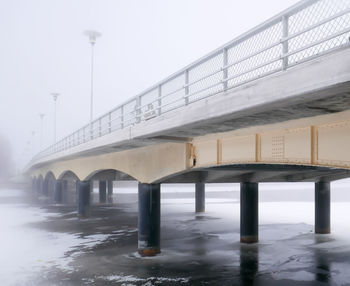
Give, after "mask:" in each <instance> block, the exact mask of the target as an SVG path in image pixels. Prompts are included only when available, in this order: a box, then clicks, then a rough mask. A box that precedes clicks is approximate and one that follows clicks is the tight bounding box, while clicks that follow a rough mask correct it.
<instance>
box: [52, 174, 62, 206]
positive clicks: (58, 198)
mask: <svg viewBox="0 0 350 286" xmlns="http://www.w3.org/2000/svg"><path fill="white" fill-rule="evenodd" d="M62 199H63V181H62V180H56V182H55V188H54V203H55V204H61V203H62Z"/></svg>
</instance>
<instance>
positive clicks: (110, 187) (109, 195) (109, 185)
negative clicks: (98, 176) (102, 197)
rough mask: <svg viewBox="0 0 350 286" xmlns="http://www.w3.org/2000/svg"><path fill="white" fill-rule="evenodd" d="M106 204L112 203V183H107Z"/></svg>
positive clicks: (109, 181)
mask: <svg viewBox="0 0 350 286" xmlns="http://www.w3.org/2000/svg"><path fill="white" fill-rule="evenodd" d="M107 192H108V198H107V200H108V203H113V181H111V180H108V181H107Z"/></svg>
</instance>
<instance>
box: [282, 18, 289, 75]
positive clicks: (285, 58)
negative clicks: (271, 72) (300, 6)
mask: <svg viewBox="0 0 350 286" xmlns="http://www.w3.org/2000/svg"><path fill="white" fill-rule="evenodd" d="M288 22H289V17H288V16H286V15H284V16H283V17H282V34H283V35H282V36H283V39H285V38H287V37H288V35H289V27H288V26H289V23H288ZM288 44H289V41H283V42H282V68H283V70H286V69H287V68H288V56H286V55H287V54H288V52H289V49H288Z"/></svg>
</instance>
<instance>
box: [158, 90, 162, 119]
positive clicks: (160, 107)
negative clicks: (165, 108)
mask: <svg viewBox="0 0 350 286" xmlns="http://www.w3.org/2000/svg"><path fill="white" fill-rule="evenodd" d="M161 114H162V86H161V85H158V115H161Z"/></svg>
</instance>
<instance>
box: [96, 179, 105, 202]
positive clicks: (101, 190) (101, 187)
mask: <svg viewBox="0 0 350 286" xmlns="http://www.w3.org/2000/svg"><path fill="white" fill-rule="evenodd" d="M106 187H107V185H106V181H99V184H98V191H99V201H100V204H105V203H106V202H107V191H106Z"/></svg>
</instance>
